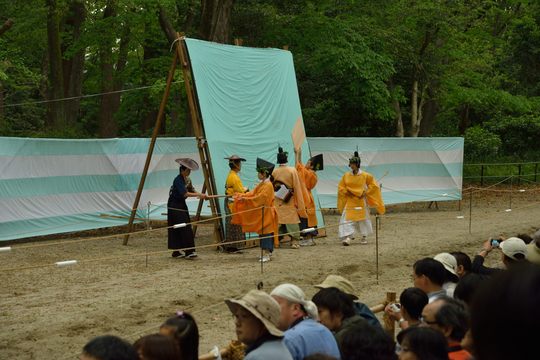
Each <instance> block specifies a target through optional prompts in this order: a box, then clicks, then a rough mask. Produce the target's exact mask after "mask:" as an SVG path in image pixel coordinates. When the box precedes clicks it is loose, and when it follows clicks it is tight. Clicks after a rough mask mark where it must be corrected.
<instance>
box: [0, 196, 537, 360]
mask: <svg viewBox="0 0 540 360" xmlns="http://www.w3.org/2000/svg"><path fill="white" fill-rule="evenodd" d="M491 190H496V189H491ZM427 205H428V204H427V203H415V204H402V205H399V206H392V207H389V209H388V213H387V214H386V215H384V216H383V217H382V218H381V227H380V231H379V236H378V252H379V257H378V264H379V274H378V275H379V276H378V280H377V267H376V249H377V246H376V239H375V235H373V236H371V237H370V238H369V244H368V245H360V244H359V243H358V242H353V244H352V246H350V247H344V246H342V245H341V244H340V243H339V241H338V240H337V235H336V234H337V228H336V223H337V221H338V219H339V218H338V216H337V215H335V214H327V215H325V220H326V223H327V235H328V236H327V237H325V238H321V239H318V241H317V245H316V246H312V247H304V248H301V249H299V250H294V249H290V248H288V247H286V246H283V247H282V248H280V249H277V250H276V255H275V256H274V259H273V260H272V261H271V262H269V263H267V264H265V265H264V272H263V273H261V266H260V264H259V263H258V262H257V256H258V255H259V250H258V249H257V248H253V249H248V250H246V251H245V252H244V253H243V254H235V255H230V254H222V253H219V252H216V251H215V250H213V249H211V248H204V249H200V250H199V251H198V253H199V258H198V259H197V260H185V259H173V258H171V256H170V253H169V252H166V251H164V250H166V244H167V241H166V231H165V230H164V229H157V230H155V231H152V232H149V233H145V234H142V235H135V236H131V238H130V241H129V245H128V246H123V245H122V239H123V237H121V236H115V237H109V238H104V239H99V240H96V239H95V238H89V237H88V236H86V237H80V236H78V237H71V238H65V237H63V238H61V239H52V240H50V239H47V240H45V241H43V240H41V241H33V242H24V243H15V244H10V245H11V246H12V248H13V250H12V251H11V252H8V253H0V269H1V271H0V283H1V285H0V288H1V292H0V299H1V300H0V359H15V358H16V359H74V358H78V355H79V354H80V351H81V348H82V346H83V345H84V344H85V343H86V342H87V341H88V340H89V339H91V338H92V337H94V336H97V335H103V334H114V335H118V336H121V337H123V338H125V339H127V340H129V341H135V340H136V339H137V338H139V337H140V336H142V335H146V334H150V333H154V332H157V331H158V328H159V325H160V324H161V323H162V322H163V321H164V320H165V319H166V318H167V317H168V316H170V315H171V314H173V313H174V311H176V310H185V311H189V312H191V313H192V314H193V315H194V316H195V318H196V320H197V323H198V325H199V329H200V335H201V340H200V352H201V353H206V352H207V351H209V350H210V349H211V348H212V347H213V345H218V346H225V345H226V344H228V343H229V342H230V340H232V339H234V338H235V334H234V324H233V321H232V317H231V315H230V313H229V311H228V310H227V307H226V305H225V304H224V302H223V300H224V299H225V298H229V297H237V296H241V295H242V294H244V293H246V292H247V291H248V290H250V289H253V288H255V286H256V284H257V283H259V282H261V281H262V282H263V284H264V289H265V290H266V291H271V290H272V289H273V287H274V286H276V285H278V284H280V283H283V282H291V283H294V284H297V285H298V286H300V287H301V288H303V289H304V291H305V292H306V294H307V295H308V296H312V295H313V294H314V293H315V288H314V287H313V284H316V283H319V282H321V281H322V280H323V279H324V278H325V277H326V275H328V274H339V275H342V276H345V277H347V278H349V279H350V280H351V281H352V282H353V283H354V285H355V287H356V289H357V293H358V295H359V297H360V299H361V300H362V301H363V302H365V303H366V304H368V305H370V306H372V305H376V304H379V303H381V302H382V301H383V300H384V298H385V295H386V292H387V291H394V292H396V293H397V295H398V296H399V293H400V292H401V291H402V290H403V289H404V288H406V287H409V286H412V281H411V265H412V264H413V263H414V261H415V260H417V259H419V258H422V257H425V256H433V255H435V254H436V253H438V252H442V251H457V250H462V251H464V252H466V253H468V254H469V255H471V256H473V255H474V254H476V252H477V251H478V250H479V249H480V247H481V243H482V242H483V241H484V239H487V238H488V237H490V236H492V235H497V234H503V235H506V236H512V235H515V234H517V233H532V232H533V231H535V230H536V229H538V228H539V227H540V191H538V189H536V190H535V189H533V188H529V189H528V190H527V191H526V192H518V191H516V190H515V188H514V192H513V193H512V196H511V198H510V194H509V193H508V192H504V189H502V188H498V190H497V191H495V192H494V191H490V192H477V193H475V194H474V195H473V202H472V208H471V207H470V206H469V196H468V195H465V196H464V200H463V201H462V202H461V209H460V204H459V202H455V201H454V202H446V203H439V204H438V205H439V209H438V210H437V209H434V208H431V209H429V208H428V206H427ZM510 207H511V208H512V211H506V210H507V209H508V208H510ZM471 209H472V212H471V215H472V217H469V212H470V210H471ZM461 217H462V218H461ZM469 219H471V233H469ZM211 233H212V227H211V226H210V227H209V226H201V227H199V230H198V234H197V238H196V244H197V245H203V244H211V243H212V242H213V238H212V236H211ZM0 245H1V246H5V245H4V244H0ZM72 259H76V260H78V264H76V265H73V266H67V267H62V268H58V267H56V266H54V263H55V262H57V261H63V260H72ZM487 263H488V264H490V265H500V263H499V256H498V254H496V253H491V254H490V256H489V257H488V261H487ZM42 265H43V266H42ZM31 266H36V267H35V268H29V269H23V270H20V269H19V270H16V269H18V268H21V267H31Z"/></svg>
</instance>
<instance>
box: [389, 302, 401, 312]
mask: <svg viewBox="0 0 540 360" xmlns="http://www.w3.org/2000/svg"><path fill="white" fill-rule="evenodd" d="M390 310H392V311H393V312H399V311H400V310H401V304H400V303H393V304H390Z"/></svg>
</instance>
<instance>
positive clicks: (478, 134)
mask: <svg viewBox="0 0 540 360" xmlns="http://www.w3.org/2000/svg"><path fill="white" fill-rule="evenodd" d="M501 144H502V142H501V138H500V137H499V136H498V135H497V134H494V133H491V132H489V131H487V130H485V129H483V128H481V127H479V126H473V127H471V128H469V129H468V130H467V132H466V133H465V155H466V160H469V161H482V160H485V159H488V158H490V157H494V156H496V155H497V154H498V152H499V149H500V147H501Z"/></svg>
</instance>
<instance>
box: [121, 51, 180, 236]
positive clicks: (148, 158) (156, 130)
mask: <svg viewBox="0 0 540 360" xmlns="http://www.w3.org/2000/svg"><path fill="white" fill-rule="evenodd" d="M177 47H178V45H177ZM177 63H178V53H177V52H175V53H174V55H173V59H172V63H171V67H170V68H169V74H168V75H167V85H166V86H165V92H164V93H163V97H162V98H161V104H160V105H159V112H158V115H157V118H156V124H155V125H154V131H153V132H152V139H151V140H150V145H149V146H148V152H147V153H146V161H145V163H144V169H143V172H142V175H141V180H140V182H139V187H138V189H137V195H136V196H135V200H134V201H133V206H132V207H131V215H130V217H129V222H128V231H127V232H128V233H127V234H126V235H125V236H124V242H123V244H124V245H127V244H128V240H129V233H131V231H132V230H133V220H134V219H135V214H136V213H137V207H138V206H139V201H140V200H141V194H142V190H143V187H144V182H145V181H146V175H147V174H148V168H149V167H150V161H151V160H152V154H153V153H154V146H155V144H156V138H157V135H158V133H159V129H160V128H161V120H162V119H163V114H164V113H165V105H166V104H167V99H168V98H169V93H170V91H171V84H172V80H173V78H174V72H175V70H176V64H177Z"/></svg>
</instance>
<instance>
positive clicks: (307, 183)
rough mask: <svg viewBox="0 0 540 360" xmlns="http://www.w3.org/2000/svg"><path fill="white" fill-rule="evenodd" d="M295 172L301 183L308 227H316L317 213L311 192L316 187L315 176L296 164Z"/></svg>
mask: <svg viewBox="0 0 540 360" xmlns="http://www.w3.org/2000/svg"><path fill="white" fill-rule="evenodd" d="M296 171H298V177H299V178H300V182H301V183H302V185H303V186H302V187H303V189H302V194H303V196H304V204H305V205H306V213H307V219H308V226H309V227H313V226H317V212H316V209H315V200H314V199H313V194H312V193H311V190H313V189H314V188H315V185H317V174H316V173H315V171H313V170H310V169H308V168H306V167H305V166H304V165H303V164H302V163H296Z"/></svg>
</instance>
